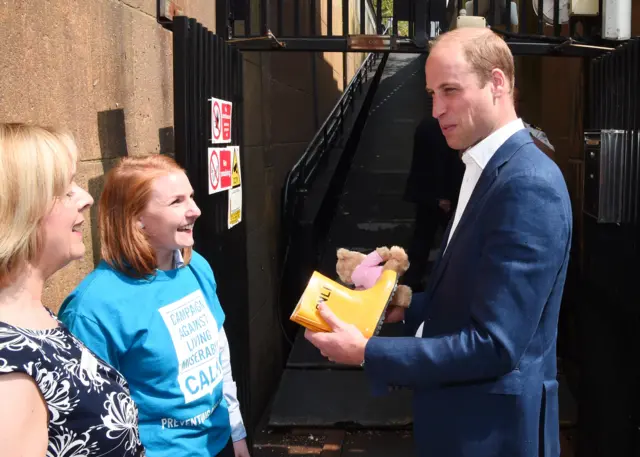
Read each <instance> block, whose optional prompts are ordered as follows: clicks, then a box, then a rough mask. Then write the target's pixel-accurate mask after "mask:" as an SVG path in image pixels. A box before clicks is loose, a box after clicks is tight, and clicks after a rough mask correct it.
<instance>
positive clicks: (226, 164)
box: [208, 148, 232, 195]
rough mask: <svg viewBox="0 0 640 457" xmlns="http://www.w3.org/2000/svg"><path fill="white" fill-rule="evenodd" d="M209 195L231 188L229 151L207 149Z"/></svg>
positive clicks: (224, 149)
mask: <svg viewBox="0 0 640 457" xmlns="http://www.w3.org/2000/svg"><path fill="white" fill-rule="evenodd" d="M208 162H209V195H211V194H215V193H216V192H221V191H223V190H227V189H230V188H231V184H232V180H231V149H229V148H209V161H208Z"/></svg>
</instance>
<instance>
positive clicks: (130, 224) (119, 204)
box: [98, 154, 191, 278]
mask: <svg viewBox="0 0 640 457" xmlns="http://www.w3.org/2000/svg"><path fill="white" fill-rule="evenodd" d="M176 171H180V172H184V169H183V168H182V167H180V165H178V164H177V163H176V162H175V161H174V160H173V159H171V158H169V157H167V156H164V155H160V154H153V155H149V156H138V157H126V158H124V159H122V160H121V161H120V162H119V163H118V165H116V166H115V167H114V168H113V169H111V170H110V171H109V173H107V177H106V181H105V184H104V190H103V191H102V195H101V196H100V202H99V205H98V221H99V226H100V242H101V244H102V248H101V253H102V258H103V259H104V260H105V261H106V262H107V263H108V264H109V265H110V266H111V267H112V268H114V269H116V270H118V271H120V272H122V273H124V274H126V275H128V276H132V277H134V278H143V277H146V276H149V275H153V274H154V272H155V270H156V268H157V267H158V259H157V257H156V253H155V250H154V249H153V248H152V247H151V244H150V243H149V240H148V239H147V237H146V236H145V234H144V232H143V231H142V229H141V228H140V227H139V225H138V224H137V220H138V217H139V216H140V214H141V213H142V211H143V210H144V208H145V207H146V206H147V203H148V202H149V199H150V198H151V185H152V183H153V180H154V179H156V178H159V177H161V176H165V175H167V174H168V173H174V172H176ZM182 256H183V258H184V262H185V264H188V263H189V261H190V260H191V248H190V247H189V248H184V249H183V250H182Z"/></svg>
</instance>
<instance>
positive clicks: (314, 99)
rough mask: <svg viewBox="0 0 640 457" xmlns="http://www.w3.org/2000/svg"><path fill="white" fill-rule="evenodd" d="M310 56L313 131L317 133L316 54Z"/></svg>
mask: <svg viewBox="0 0 640 457" xmlns="http://www.w3.org/2000/svg"><path fill="white" fill-rule="evenodd" d="M309 55H310V56H311V86H312V89H311V90H312V92H313V93H312V94H311V97H312V103H313V131H314V132H317V131H318V129H319V128H320V119H319V118H318V75H317V72H316V69H317V64H316V53H315V52H310V53H309Z"/></svg>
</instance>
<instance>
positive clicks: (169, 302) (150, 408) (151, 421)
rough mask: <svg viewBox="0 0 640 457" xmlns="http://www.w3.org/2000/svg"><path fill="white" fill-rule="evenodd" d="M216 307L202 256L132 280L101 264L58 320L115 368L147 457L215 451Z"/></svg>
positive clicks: (220, 431) (218, 388) (221, 433)
mask: <svg viewBox="0 0 640 457" xmlns="http://www.w3.org/2000/svg"><path fill="white" fill-rule="evenodd" d="M224 318H225V316H224V312H223V311H222V308H221V307H220V302H219V301H218V297H217V295H216V282H215V279H214V276H213V272H212V271H211V267H210V266H209V264H208V263H207V261H206V260H205V259H204V258H203V257H202V256H200V255H199V254H197V253H196V252H195V251H194V252H193V256H192V258H191V262H190V264H189V265H188V266H186V267H183V268H177V269H174V270H169V271H160V270H158V271H157V272H156V274H155V276H154V277H151V278H149V279H133V278H130V277H128V276H126V275H123V274H121V273H120V272H118V271H116V270H114V269H112V268H111V267H110V266H109V265H108V264H107V263H106V262H104V261H102V262H100V264H99V265H98V267H97V268H96V269H95V270H94V271H93V272H91V273H90V274H89V275H88V276H87V277H86V278H85V279H84V280H83V281H82V282H81V283H80V285H79V286H78V287H77V288H76V289H75V290H74V291H73V292H72V293H71V294H70V295H69V297H67V299H66V300H65V301H64V303H63V304H62V307H61V308H60V312H59V319H60V320H61V321H62V322H63V323H64V324H65V325H66V326H67V327H68V328H69V330H70V331H71V332H72V333H74V334H75V335H76V336H77V337H78V338H79V339H80V340H81V341H83V342H84V343H85V344H86V345H87V346H88V347H89V348H90V349H91V350H93V351H94V352H95V353H97V354H98V355H99V356H100V357H102V358H103V359H105V360H106V361H108V362H109V363H110V364H112V365H113V366H114V367H116V368H117V369H118V370H119V371H120V372H121V373H122V374H123V375H124V377H125V378H126V380H127V382H128V383H129V385H130V387H131V395H132V397H133V399H134V401H135V402H136V403H137V405H138V409H139V423H140V426H139V428H140V440H141V441H142V444H143V445H144V446H145V448H146V451H147V456H148V457H164V456H167V457H174V456H176V455H185V456H186V455H189V456H207V457H210V456H215V455H216V454H218V453H219V452H220V451H221V450H222V448H223V447H224V446H225V445H226V444H227V442H228V440H229V437H230V434H231V426H230V423H229V412H228V405H227V402H226V400H225V398H224V395H223V389H222V387H223V374H224V373H223V369H222V363H221V351H220V344H219V339H218V336H219V333H220V332H221V331H222V325H223V323H224Z"/></svg>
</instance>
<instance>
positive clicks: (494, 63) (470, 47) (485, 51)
mask: <svg viewBox="0 0 640 457" xmlns="http://www.w3.org/2000/svg"><path fill="white" fill-rule="evenodd" d="M449 41H450V42H454V43H457V44H459V45H460V46H461V47H462V52H463V53H464V56H465V59H466V61H467V62H468V63H469V65H470V66H471V70H472V71H473V72H474V73H475V74H476V76H477V77H478V79H479V80H480V84H481V85H482V86H484V85H485V84H487V83H488V82H489V81H490V80H491V72H492V71H493V70H495V69H499V70H501V71H502V72H503V73H504V75H505V77H506V78H507V80H508V81H509V83H510V84H511V91H513V88H514V87H515V64H514V60H513V54H512V53H511V50H510V49H509V45H507V43H506V42H505V41H504V40H503V39H502V37H500V36H499V35H498V34H497V33H495V32H493V31H491V30H489V29H484V28H482V29H481V28H460V29H454V30H452V31H451V32H446V33H443V34H442V35H438V36H437V37H436V39H435V40H433V41H431V42H430V49H431V50H433V49H434V48H435V47H436V46H438V45H439V44H440V43H443V42H449Z"/></svg>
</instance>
